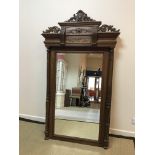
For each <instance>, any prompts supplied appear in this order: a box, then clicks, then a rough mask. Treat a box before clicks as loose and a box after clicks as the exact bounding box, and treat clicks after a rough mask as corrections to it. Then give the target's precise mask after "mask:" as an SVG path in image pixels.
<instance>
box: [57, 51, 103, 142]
mask: <svg viewBox="0 0 155 155" xmlns="http://www.w3.org/2000/svg"><path fill="white" fill-rule="evenodd" d="M102 60H103V58H102V54H77V53H76V54H75V53H57V68H56V101H55V134H56V135H64V136H70V137H79V138H86V139H93V140H98V133H99V115H100V104H101V82H102V78H101V75H102Z"/></svg>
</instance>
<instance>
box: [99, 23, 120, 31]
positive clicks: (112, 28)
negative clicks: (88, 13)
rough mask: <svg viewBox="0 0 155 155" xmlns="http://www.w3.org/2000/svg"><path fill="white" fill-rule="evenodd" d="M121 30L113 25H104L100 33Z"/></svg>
mask: <svg viewBox="0 0 155 155" xmlns="http://www.w3.org/2000/svg"><path fill="white" fill-rule="evenodd" d="M119 31H120V30H119V29H118V30H116V28H114V27H113V25H106V24H104V25H102V26H100V27H99V28H98V32H119Z"/></svg>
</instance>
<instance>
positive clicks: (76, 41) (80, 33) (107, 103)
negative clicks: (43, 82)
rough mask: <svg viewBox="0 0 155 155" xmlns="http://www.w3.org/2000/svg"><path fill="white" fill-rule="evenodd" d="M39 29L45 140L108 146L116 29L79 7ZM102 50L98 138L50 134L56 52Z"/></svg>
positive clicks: (52, 123) (93, 51)
mask: <svg viewBox="0 0 155 155" xmlns="http://www.w3.org/2000/svg"><path fill="white" fill-rule="evenodd" d="M59 25H60V26H61V28H59V27H57V26H53V27H49V28H48V29H47V30H45V31H43V33H42V36H43V37H44V38H45V41H44V43H45V46H46V47H47V49H48V50H47V95H46V96H47V97H46V125H45V139H49V138H51V139H58V140H64V141H70V142H77V143H82V144H90V145H97V146H101V147H104V148H108V143H109V126H110V108H111V95H112V71H113V55H114V48H115V45H116V42H117V41H116V39H117V37H118V36H119V34H120V33H119V30H117V29H116V28H114V27H113V26H112V25H106V24H103V25H102V26H100V25H101V21H96V20H94V19H92V18H90V17H88V16H87V14H86V13H84V12H83V11H82V10H79V11H78V12H77V13H76V14H74V15H73V17H71V18H70V19H69V20H66V21H65V22H60V23H59ZM57 52H61V53H102V54H103V69H102V70H103V71H102V88H101V92H102V94H101V106H100V122H99V137H98V141H95V140H88V139H83V138H77V137H68V136H61V135H56V134H54V120H55V93H56V53H57Z"/></svg>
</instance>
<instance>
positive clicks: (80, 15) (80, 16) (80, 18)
mask: <svg viewBox="0 0 155 155" xmlns="http://www.w3.org/2000/svg"><path fill="white" fill-rule="evenodd" d="M90 21H95V20H94V19H91V18H90V17H88V16H87V14H86V13H84V12H83V11H82V10H79V11H78V12H77V13H76V14H74V15H73V17H71V18H70V19H69V20H67V21H65V22H90Z"/></svg>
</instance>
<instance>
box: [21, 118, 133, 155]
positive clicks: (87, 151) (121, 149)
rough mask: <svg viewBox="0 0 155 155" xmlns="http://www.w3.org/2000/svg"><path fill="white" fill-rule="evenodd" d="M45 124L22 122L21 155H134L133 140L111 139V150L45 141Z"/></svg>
mask: <svg viewBox="0 0 155 155" xmlns="http://www.w3.org/2000/svg"><path fill="white" fill-rule="evenodd" d="M44 126H45V125H44V124H43V125H42V124H36V123H30V122H25V121H20V126H19V129H20V139H19V142H20V144H19V146H20V150H19V155H134V144H133V141H132V140H129V139H123V138H114V137H110V146H109V149H106V150H105V149H104V148H101V147H95V146H89V145H82V144H77V143H69V142H63V141H57V140H44Z"/></svg>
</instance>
